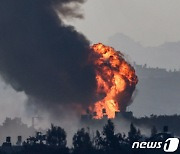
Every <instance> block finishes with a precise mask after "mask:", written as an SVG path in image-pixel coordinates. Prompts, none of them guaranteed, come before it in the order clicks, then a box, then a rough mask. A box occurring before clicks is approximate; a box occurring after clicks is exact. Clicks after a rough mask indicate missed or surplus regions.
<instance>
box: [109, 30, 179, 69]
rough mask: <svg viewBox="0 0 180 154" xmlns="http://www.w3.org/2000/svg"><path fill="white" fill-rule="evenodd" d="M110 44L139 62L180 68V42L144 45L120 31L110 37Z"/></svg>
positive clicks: (168, 67)
mask: <svg viewBox="0 0 180 154" xmlns="http://www.w3.org/2000/svg"><path fill="white" fill-rule="evenodd" d="M108 45H110V46H113V47H114V48H115V49H116V50H120V51H122V52H123V53H125V54H126V55H128V57H130V59H131V60H132V61H135V62H136V63H138V64H141V65H144V64H147V65H148V66H150V67H160V68H167V69H171V70H174V69H177V70H179V69H180V60H179V59H180V42H166V43H164V44H162V45H160V46H157V47H143V46H142V45H141V44H140V43H139V42H135V41H134V40H133V39H131V38H129V37H128V36H126V35H124V34H121V33H118V34H115V35H114V36H112V37H110V38H109V41H108Z"/></svg>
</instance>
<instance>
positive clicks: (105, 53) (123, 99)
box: [90, 43, 138, 119]
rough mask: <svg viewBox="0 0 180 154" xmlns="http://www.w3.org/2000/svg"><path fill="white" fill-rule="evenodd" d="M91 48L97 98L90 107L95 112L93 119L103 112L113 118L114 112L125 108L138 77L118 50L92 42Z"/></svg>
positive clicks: (98, 117)
mask: <svg viewBox="0 0 180 154" xmlns="http://www.w3.org/2000/svg"><path fill="white" fill-rule="evenodd" d="M91 49H92V55H94V56H92V57H93V58H92V57H91V61H92V62H93V65H94V66H95V74H96V84H97V89H96V95H97V98H99V100H98V101H97V102H95V103H94V105H93V106H91V107H90V108H91V109H92V110H93V112H95V113H96V115H94V118H95V119H101V118H102V117H103V116H104V114H106V115H107V117H108V118H114V117H115V112H120V111H125V110H126V107H127V106H128V105H129V103H130V100H131V96H132V94H133V91H134V89H135V86H136V84H137V82H138V78H137V76H136V73H135V70H134V68H133V67H132V66H131V65H130V64H129V63H128V62H127V61H126V60H125V59H124V56H123V54H122V53H120V52H119V51H116V50H115V49H114V48H112V47H109V46H105V45H103V44H102V43H98V44H94V45H93V46H92V47H91Z"/></svg>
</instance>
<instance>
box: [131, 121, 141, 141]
mask: <svg viewBox="0 0 180 154" xmlns="http://www.w3.org/2000/svg"><path fill="white" fill-rule="evenodd" d="M141 137H142V136H141V132H140V130H139V129H138V130H137V129H136V127H135V126H134V124H133V123H131V125H130V131H129V132H128V139H129V142H130V144H131V143H133V142H135V141H138V140H139V139H140V138H141Z"/></svg>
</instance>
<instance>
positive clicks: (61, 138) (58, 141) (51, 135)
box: [47, 124, 67, 148]
mask: <svg viewBox="0 0 180 154" xmlns="http://www.w3.org/2000/svg"><path fill="white" fill-rule="evenodd" d="M66 143H67V141H66V132H65V131H64V129H62V128H61V127H57V126H54V125H53V124H52V125H51V129H49V130H48V131H47V144H48V145H51V146H58V147H60V148H65V147H66Z"/></svg>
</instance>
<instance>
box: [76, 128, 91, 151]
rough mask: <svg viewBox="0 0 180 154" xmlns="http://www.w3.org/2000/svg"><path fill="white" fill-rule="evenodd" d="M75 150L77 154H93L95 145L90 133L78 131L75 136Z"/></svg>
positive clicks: (83, 130)
mask: <svg viewBox="0 0 180 154" xmlns="http://www.w3.org/2000/svg"><path fill="white" fill-rule="evenodd" d="M73 146H74V148H73V150H74V153H75V154H91V153H92V151H93V145H92V141H91V138H90V135H89V133H88V132H86V131H85V129H84V128H82V129H80V130H78V131H77V133H76V134H75V135H74V136H73Z"/></svg>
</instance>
